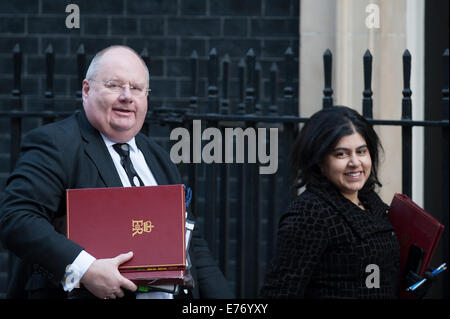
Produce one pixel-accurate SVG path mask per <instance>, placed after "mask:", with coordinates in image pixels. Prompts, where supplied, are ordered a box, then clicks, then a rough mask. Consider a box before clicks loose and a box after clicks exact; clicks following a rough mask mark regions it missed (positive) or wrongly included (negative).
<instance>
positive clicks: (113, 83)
mask: <svg viewBox="0 0 450 319" xmlns="http://www.w3.org/2000/svg"><path fill="white" fill-rule="evenodd" d="M89 81H93V82H99V83H103V85H104V86H105V88H107V89H108V90H109V91H111V92H114V93H118V94H120V93H122V92H123V91H124V90H125V88H126V87H128V88H129V90H130V93H131V94H132V95H134V96H144V95H147V94H148V92H150V91H151V89H149V88H146V87H144V86H139V85H134V84H128V83H124V82H122V81H118V80H108V81H97V80H92V79H91V80H89Z"/></svg>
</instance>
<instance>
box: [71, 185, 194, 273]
mask: <svg viewBox="0 0 450 319" xmlns="http://www.w3.org/2000/svg"><path fill="white" fill-rule="evenodd" d="M173 186H179V185H173ZM87 189H89V188H84V190H87ZM99 189H102V188H96V190H99ZM103 189H105V188H103ZM70 190H72V189H68V190H67V191H66V211H67V218H66V236H67V238H69V239H70V226H69V225H70V223H69V207H70V205H69V191H70ZM74 190H76V189H74ZM181 193H182V207H183V211H186V207H185V202H184V188H183V187H181ZM183 217H184V215H183ZM183 224H184V218H183ZM184 227H185V226H184V225H182V231H183V232H184ZM184 237H185V236H182V238H183V247H185V242H184ZM185 260H186V255H185V251H183V261H185ZM158 268H159V269H158ZM162 268H166V269H165V270H162ZM144 269H145V270H144ZM185 269H186V264H185V263H183V264H181V265H153V264H152V265H136V266H120V267H119V271H120V272H121V273H122V274H123V273H127V272H130V275H131V274H133V273H141V274H142V273H144V272H151V273H154V275H153V276H154V277H159V276H161V275H162V273H164V272H165V273H167V274H170V275H169V277H170V278H175V277H176V278H178V276H179V275H181V276H183V272H184V270H185Z"/></svg>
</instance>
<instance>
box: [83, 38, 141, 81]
mask: <svg viewBox="0 0 450 319" xmlns="http://www.w3.org/2000/svg"><path fill="white" fill-rule="evenodd" d="M117 48H123V49H127V50H129V51H131V52H132V53H134V54H135V55H136V56H137V57H138V58H139V60H140V61H141V62H142V65H143V66H144V67H145V72H146V74H147V84H149V82H150V74H149V71H148V67H147V64H145V61H144V60H143V59H142V57H141V56H140V55H139V54H138V53H137V52H136V51H135V50H133V49H132V48H130V47H127V46H125V45H112V46H109V47H107V48H104V49H103V50H101V51H99V52H98V53H97V54H96V55H95V56H94V58H93V59H92V61H91V63H90V64H89V67H88V69H87V71H86V79H87V80H92V79H94V78H95V76H96V75H97V73H98V71H99V69H100V66H101V63H100V62H101V58H102V56H103V55H104V54H105V53H106V52H108V51H109V50H111V49H117Z"/></svg>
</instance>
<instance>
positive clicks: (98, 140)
mask: <svg viewBox="0 0 450 319" xmlns="http://www.w3.org/2000/svg"><path fill="white" fill-rule="evenodd" d="M78 123H79V125H80V132H81V136H82V138H83V142H84V151H85V152H86V154H87V156H88V157H89V158H90V159H91V160H92V162H93V163H94V164H95V166H96V167H97V170H98V173H99V176H100V178H101V179H102V180H103V182H104V183H105V186H106V187H122V186H123V185H122V182H121V181H120V177H119V174H118V173H117V170H116V167H115V166H114V162H113V160H112V158H111V156H110V154H109V152H108V149H107V148H106V145H105V143H104V142H103V139H102V137H101V135H100V133H99V132H98V131H97V130H96V129H95V128H94V127H93V126H92V125H91V124H90V123H89V121H88V119H87V118H86V114H85V113H84V111H81V112H80V113H79V114H78Z"/></svg>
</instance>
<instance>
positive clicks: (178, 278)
mask: <svg viewBox="0 0 450 319" xmlns="http://www.w3.org/2000/svg"><path fill="white" fill-rule="evenodd" d="M122 276H124V277H125V278H127V279H129V280H131V281H132V282H134V283H135V284H136V285H138V286H157V285H167V284H170V285H173V284H175V285H183V283H184V276H185V273H184V270H166V271H133V272H122Z"/></svg>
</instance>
